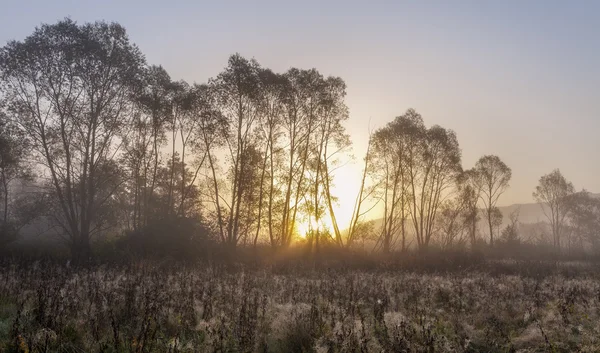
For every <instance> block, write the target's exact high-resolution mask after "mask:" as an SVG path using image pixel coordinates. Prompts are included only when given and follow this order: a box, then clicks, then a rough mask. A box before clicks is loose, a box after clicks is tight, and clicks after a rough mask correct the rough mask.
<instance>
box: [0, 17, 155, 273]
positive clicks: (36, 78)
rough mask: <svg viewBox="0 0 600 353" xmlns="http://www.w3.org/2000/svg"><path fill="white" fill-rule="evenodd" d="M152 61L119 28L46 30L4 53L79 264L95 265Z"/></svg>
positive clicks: (22, 118)
mask: <svg viewBox="0 0 600 353" xmlns="http://www.w3.org/2000/svg"><path fill="white" fill-rule="evenodd" d="M143 65H144V57H143V56H142V54H141V53H140V51H139V49H138V48H137V47H136V46H135V45H133V44H131V43H130V42H129V38H128V37H127V34H126V32H125V29H124V28H123V27H121V26H120V25H118V24H116V23H105V22H96V23H93V24H84V25H77V24H76V23H75V22H73V21H71V20H69V19H67V20H63V21H60V22H58V23H56V24H54V25H47V24H45V25H42V26H41V27H39V28H36V29H35V31H34V32H33V34H31V35H30V36H29V37H27V38H26V39H25V40H23V41H12V42H9V43H8V44H7V45H6V46H5V47H4V48H2V50H1V52H0V72H1V73H2V77H3V78H4V79H5V80H6V81H7V90H6V94H7V98H8V100H9V107H8V109H9V112H10V113H11V115H12V117H11V118H12V119H14V121H15V122H16V123H17V124H18V125H19V127H20V129H22V131H24V132H26V133H27V134H28V136H29V137H30V139H31V141H32V146H33V149H34V151H35V153H36V154H37V157H39V158H38V161H39V162H40V165H41V166H42V167H43V168H44V169H45V172H47V174H48V177H49V181H50V182H49V185H48V187H49V190H51V191H52V195H53V196H54V197H55V201H56V205H57V206H58V210H59V212H60V213H59V214H57V215H56V217H55V220H56V221H57V222H58V223H59V226H60V227H61V228H62V229H63V230H64V232H65V233H66V234H68V237H69V241H70V245H71V253H72V257H73V259H74V260H75V261H77V262H81V261H84V260H86V259H87V258H89V256H90V254H91V252H90V236H91V233H92V231H93V229H96V228H97V226H96V224H97V222H100V219H98V215H99V213H98V210H100V209H102V207H103V206H104V205H105V204H106V203H107V202H109V201H110V200H111V198H112V196H113V195H114V194H115V192H116V187H118V186H120V185H121V181H118V182H117V183H116V185H115V188H110V189H106V192H105V193H104V194H102V195H100V194H99V193H98V190H100V189H103V188H105V187H107V186H108V185H113V183H112V180H113V179H114V178H113V175H109V174H107V173H106V172H107V171H109V170H112V169H111V168H110V167H109V166H110V165H111V162H112V159H113V158H114V157H115V156H116V155H117V154H118V153H119V150H120V146H121V145H120V143H119V136H121V135H123V134H125V133H126V128H127V127H128V126H129V124H128V119H129V118H130V116H131V115H130V114H128V112H130V111H131V108H132V97H133V95H134V93H135V91H136V90H137V88H138V87H139V82H140V78H141V73H142V67H143Z"/></svg>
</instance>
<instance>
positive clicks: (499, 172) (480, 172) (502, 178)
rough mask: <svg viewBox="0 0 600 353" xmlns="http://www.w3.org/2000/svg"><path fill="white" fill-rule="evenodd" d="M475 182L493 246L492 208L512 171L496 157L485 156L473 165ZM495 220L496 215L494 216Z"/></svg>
mask: <svg viewBox="0 0 600 353" xmlns="http://www.w3.org/2000/svg"><path fill="white" fill-rule="evenodd" d="M474 170H475V180H476V183H477V187H478V189H479V190H480V195H479V197H480V198H481V201H482V202H483V205H484V208H485V214H486V217H487V221H488V227H489V231H490V245H492V246H493V245H494V227H493V220H494V214H493V211H494V208H495V207H496V203H497V202H498V199H499V198H500V196H502V194H503V193H504V191H506V189H507V188H508V186H509V185H508V182H509V181H510V178H511V175H512V171H511V170H510V168H509V167H508V166H507V165H506V164H505V163H504V162H503V161H502V160H501V159H500V157H498V156H493V155H486V156H483V157H481V158H480V159H479V160H478V161H477V163H475V168H474ZM495 217H496V218H497V214H496V216H495Z"/></svg>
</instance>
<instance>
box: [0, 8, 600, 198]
mask: <svg viewBox="0 0 600 353" xmlns="http://www.w3.org/2000/svg"><path fill="white" fill-rule="evenodd" d="M484 3H487V4H484ZM0 4H1V5H0V42H1V43H2V44H4V43H5V42H6V41H7V40H10V39H23V38H24V37H25V36H26V35H28V34H30V33H31V32H32V31H33V28H34V27H35V26H36V25H39V24H40V23H54V22H56V21H57V20H59V19H62V18H64V17H67V16H69V17H71V18H72V19H74V20H76V21H78V22H88V21H94V20H101V19H104V20H108V21H117V22H119V23H121V24H122V25H124V26H125V27H126V28H127V30H128V32H129V35H130V37H131V39H132V40H133V41H134V42H135V43H137V44H138V46H139V47H140V48H141V49H142V51H143V52H144V53H145V55H146V57H147V59H148V62H149V63H152V64H162V65H163V66H164V67H165V68H166V69H167V70H168V71H169V72H170V73H171V75H172V76H173V77H174V78H175V79H186V80H187V81H196V82H204V81H206V80H207V79H208V78H209V77H212V76H215V75H216V74H217V73H219V72H220V70H221V69H222V68H223V67H224V66H225V65H226V61H227V57H228V56H229V55H230V54H232V53H235V52H239V53H241V54H242V55H244V56H247V57H254V58H256V59H257V60H258V61H259V62H260V63H261V64H262V65H263V66H267V67H269V68H272V69H273V70H275V71H285V70H286V69H287V68H289V67H291V66H296V67H300V68H311V67H315V68H317V69H318V70H320V71H321V72H322V73H324V74H326V75H336V76H341V77H342V78H343V79H344V80H345V81H346V83H347V85H348V96H347V104H348V106H349V108H350V114H351V118H350V121H349V122H348V124H347V128H348V131H349V132H350V134H351V137H352V140H353V142H354V145H355V147H354V153H355V155H356V156H357V159H360V158H362V154H363V153H364V150H365V147H366V139H367V132H368V129H369V120H370V127H371V128H372V129H373V128H377V127H380V126H382V125H384V124H385V123H387V122H388V121H390V120H391V119H393V118H394V117H395V116H397V115H400V114H402V113H403V112H404V111H406V109H407V108H410V107H412V108H415V109H416V110H417V111H418V112H420V113H421V114H422V115H423V118H424V119H425V123H426V124H427V125H428V126H429V125H432V124H440V125H442V126H444V127H447V128H451V129H453V130H455V131H456V133H457V134H458V138H459V142H460V145H461V148H462V150H463V166H464V167H465V168H470V167H471V166H472V165H473V164H474V163H475V161H476V160H477V158H479V157H480V156H481V155H484V154H497V155H498V156H500V158H502V159H503V160H504V161H505V162H506V163H507V164H508V165H509V166H510V167H511V168H512V170H513V180H512V181H511V188H510V189H509V190H508V191H507V192H506V194H505V195H504V196H503V197H502V198H501V199H500V204H502V205H507V204H511V203H522V202H531V201H532V197H531V193H532V191H533V188H534V187H535V185H536V184H537V181H538V179H539V177H540V176H541V175H543V174H546V173H548V172H550V171H551V170H552V169H554V168H560V169H561V171H562V172H563V174H564V175H565V176H566V177H567V178H568V179H570V180H571V181H572V182H573V183H574V184H575V186H576V187H577V188H578V189H579V188H583V187H585V188H587V189H589V190H590V191H594V192H600V157H599V156H598V152H599V151H600V139H599V135H600V1H562V2H560V3H559V2H554V1H537V2H536V1H494V2H493V3H492V1H471V2H462V1H440V2H434V1H386V2H378V1H325V0H322V1H295V2H286V1H239V2H233V1H205V2H203V1H176V0H171V1H148V0H147V1H125V0H121V1H114V0H111V1H83V0H73V1H47V0H45V1H27V0H0ZM354 169H356V171H357V173H344V175H340V176H339V178H343V177H344V176H346V175H352V176H353V178H358V175H357V174H358V170H359V169H360V167H358V166H356V167H354ZM340 183H343V181H340ZM348 185H350V183H349V184H348ZM353 192H354V191H352V193H353ZM352 193H347V195H343V200H344V202H350V201H348V200H352V199H353V196H352V197H350V196H349V195H350V194H352ZM344 197H346V198H344Z"/></svg>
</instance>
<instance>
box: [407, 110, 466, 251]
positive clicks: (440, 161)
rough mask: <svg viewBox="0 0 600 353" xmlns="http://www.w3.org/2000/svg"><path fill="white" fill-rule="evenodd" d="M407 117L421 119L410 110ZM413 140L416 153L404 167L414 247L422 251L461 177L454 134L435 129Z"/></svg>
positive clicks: (459, 155) (459, 156) (434, 127)
mask: <svg viewBox="0 0 600 353" xmlns="http://www.w3.org/2000/svg"><path fill="white" fill-rule="evenodd" d="M407 115H409V116H415V117H416V119H421V116H420V115H419V114H417V113H416V112H415V111H413V110H409V111H408V112H407ZM416 137H417V150H416V151H414V152H411V154H410V157H409V159H408V167H407V168H408V183H409V188H410V189H409V190H410V191H409V195H410V198H411V200H410V202H411V204H412V210H411V213H412V221H413V225H414V228H415V234H416V238H417V245H418V247H419V249H420V250H426V249H427V248H428V246H429V242H430V240H431V236H432V235H433V233H434V226H435V222H436V217H437V214H438V211H439V208H440V205H442V203H443V202H444V201H445V200H446V199H447V198H448V196H449V195H450V194H452V192H453V191H454V190H455V189H453V187H455V186H456V183H457V181H458V180H459V176H460V175H461V173H462V168H461V165H460V163H461V162H460V161H461V151H460V147H459V145H458V140H457V138H456V134H455V133H454V131H452V130H446V129H444V128H443V127H441V126H438V125H434V126H432V127H431V128H429V129H427V130H426V131H424V132H422V133H421V134H417V136H416ZM415 152H416V153H415Z"/></svg>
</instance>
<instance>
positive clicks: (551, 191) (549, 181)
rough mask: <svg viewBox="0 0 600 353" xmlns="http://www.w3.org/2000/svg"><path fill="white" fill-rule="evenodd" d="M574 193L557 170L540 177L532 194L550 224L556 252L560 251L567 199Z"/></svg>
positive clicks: (567, 208)
mask: <svg viewBox="0 0 600 353" xmlns="http://www.w3.org/2000/svg"><path fill="white" fill-rule="evenodd" d="M574 192H575V188H574V187H573V184H572V183H571V182H569V181H567V180H566V179H565V177H564V176H563V175H562V174H561V173H560V170H558V169H555V170H553V171H552V172H551V173H550V174H546V175H544V176H542V177H541V178H540V181H539V185H538V186H536V187H535V191H534V192H533V197H534V198H535V199H536V200H537V202H538V203H539V204H540V206H541V208H542V211H543V212H544V215H545V216H546V218H547V219H548V221H549V222H550V226H551V227H552V240H553V245H554V248H555V249H556V250H557V251H559V250H560V237H561V234H562V231H563V228H564V226H565V220H566V217H567V215H568V212H569V198H568V197H569V195H571V194H573V193H574ZM545 206H546V207H545Z"/></svg>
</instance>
